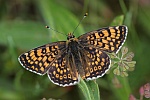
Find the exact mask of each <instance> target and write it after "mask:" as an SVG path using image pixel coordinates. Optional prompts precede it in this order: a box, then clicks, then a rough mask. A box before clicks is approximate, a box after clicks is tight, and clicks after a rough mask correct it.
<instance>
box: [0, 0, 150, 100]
mask: <svg viewBox="0 0 150 100" xmlns="http://www.w3.org/2000/svg"><path fill="white" fill-rule="evenodd" d="M149 9H150V1H149V0H139V1H138V0H115V1H114V0H96V1H91V0H65V1H64V0H0V69H1V70H0V100H1V99H2V100H27V99H29V100H30V99H32V100H39V99H43V100H48V99H50V100H53V99H54V100H59V99H61V100H70V99H72V100H77V99H78V100H84V99H87V100H93V98H94V99H95V100H96V99H99V98H101V100H128V98H129V96H130V94H132V95H134V96H135V97H136V98H140V95H139V88H140V87H141V86H143V85H144V84H146V83H148V82H150V61H149V59H150V52H149V51H150V28H149V27H150V25H149V23H150V11H149ZM86 12H88V13H89V15H88V16H87V17H86V18H85V19H84V20H83V21H82V23H81V24H80V25H79V27H78V28H77V30H76V31H75V36H76V37H78V36H80V35H81V34H84V33H85V32H88V31H92V30H95V29H98V28H102V27H107V26H114V25H121V24H122V23H123V24H124V25H126V26H128V36H127V40H126V42H125V44H124V46H125V47H127V48H128V50H127V51H128V52H133V53H134V57H133V53H127V55H128V54H129V55H128V56H129V58H131V59H130V60H131V61H130V62H126V60H125V61H123V63H128V64H129V66H124V67H122V68H123V69H117V68H119V67H118V66H119V65H118V64H117V63H115V64H116V65H114V66H113V67H111V69H110V70H109V73H108V74H106V75H104V77H102V78H98V79H97V80H94V81H88V82H85V81H83V80H81V82H80V84H79V85H76V86H72V87H65V88H63V87H59V86H56V85H55V84H53V83H52V82H51V81H50V80H49V79H48V77H47V75H44V76H39V75H37V74H34V73H31V72H29V71H27V70H25V69H24V68H23V67H22V66H21V65H20V64H19V62H18V59H17V58H18V56H19V55H20V54H21V53H23V52H25V51H28V50H30V49H32V48H35V47H37V46H40V45H43V44H47V43H50V42H55V41H61V40H66V36H65V35H63V34H59V33H57V32H54V31H52V30H48V29H46V28H45V26H46V25H48V26H50V27H52V28H53V29H55V30H58V31H59V32H62V33H64V34H67V33H69V32H73V30H74V29H75V27H76V26H77V24H78V23H79V21H80V19H81V18H82V17H83V15H84V14H85V13H86ZM121 53H126V48H124V50H122V51H121V50H120V52H119V55H115V57H120V55H121ZM110 55H111V58H112V61H114V62H115V61H117V62H119V61H120V60H118V59H117V60H116V58H115V57H114V55H113V54H110ZM127 55H125V57H127ZM130 55H131V56H130ZM135 61H136V64H135ZM134 65H135V66H134ZM125 69H127V70H125ZM121 71H125V72H123V73H124V75H123V74H121ZM88 94H90V95H88ZM143 100H148V99H146V98H143Z"/></svg>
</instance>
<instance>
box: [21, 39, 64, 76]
mask: <svg viewBox="0 0 150 100" xmlns="http://www.w3.org/2000/svg"><path fill="white" fill-rule="evenodd" d="M65 47H66V42H64V41H62V42H55V43H50V44H47V45H43V46H40V47H37V48H35V49H32V50H30V51H28V52H26V53H23V54H22V55H20V56H19V58H18V60H19V62H20V64H21V65H22V66H23V67H24V68H26V69H27V70H29V71H32V72H34V73H37V74H39V75H43V74H45V73H46V72H47V70H48V69H49V67H50V64H52V63H53V62H54V61H55V60H56V58H57V57H58V56H59V55H61V54H62V52H64V51H65V49H66V48H65Z"/></svg>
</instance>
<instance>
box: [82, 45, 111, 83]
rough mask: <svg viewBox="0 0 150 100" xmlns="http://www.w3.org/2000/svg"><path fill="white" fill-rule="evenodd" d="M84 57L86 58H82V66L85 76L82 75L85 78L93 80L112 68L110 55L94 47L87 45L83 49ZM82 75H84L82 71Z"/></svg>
mask: <svg viewBox="0 0 150 100" xmlns="http://www.w3.org/2000/svg"><path fill="white" fill-rule="evenodd" d="M80 55H82V57H84V59H82V60H81V62H82V67H83V70H84V71H82V72H84V75H85V76H82V78H83V79H86V80H93V79H96V78H98V77H102V76H103V75H104V74H105V73H106V72H107V71H108V69H109V68H110V63H111V60H110V58H109V56H108V55H107V54H106V53H105V52H103V51H101V50H99V49H97V48H93V47H85V48H84V50H83V51H81V54H80ZM80 75H83V74H81V73H80Z"/></svg>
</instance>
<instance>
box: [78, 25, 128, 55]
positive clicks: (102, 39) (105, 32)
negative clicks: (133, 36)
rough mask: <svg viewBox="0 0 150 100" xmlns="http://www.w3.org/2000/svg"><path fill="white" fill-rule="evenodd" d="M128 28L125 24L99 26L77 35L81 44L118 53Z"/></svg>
mask: <svg viewBox="0 0 150 100" xmlns="http://www.w3.org/2000/svg"><path fill="white" fill-rule="evenodd" d="M127 32H128V29H127V27H126V26H123V25H122V26H114V27H106V28H101V29H98V30H95V31H91V32H88V33H85V34H83V35H81V36H80V37H78V39H79V42H80V44H81V45H83V46H93V47H95V48H100V49H101V50H103V51H106V52H110V53H111V52H115V53H118V51H119V49H120V48H121V46H122V45H123V43H124V42H125V40H126V36H127Z"/></svg>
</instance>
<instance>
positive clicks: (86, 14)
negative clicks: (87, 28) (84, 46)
mask: <svg viewBox="0 0 150 100" xmlns="http://www.w3.org/2000/svg"><path fill="white" fill-rule="evenodd" d="M86 16H88V13H85V14H84V16H83V18H82V19H81V20H80V22H79V23H78V25H77V26H76V28H75V29H74V31H73V32H72V34H74V32H75V31H76V29H77V28H78V26H79V25H80V23H81V22H82V21H83V19H84V18H85V17H86Z"/></svg>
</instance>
